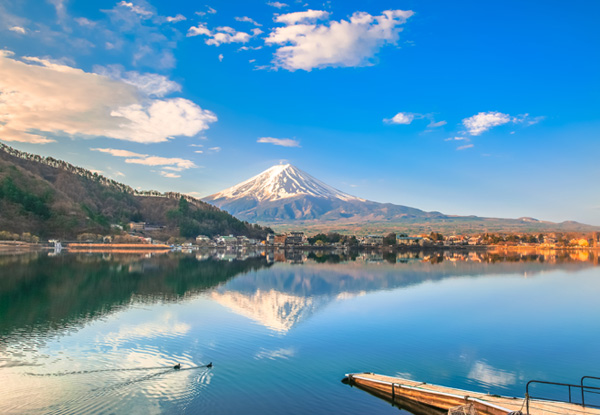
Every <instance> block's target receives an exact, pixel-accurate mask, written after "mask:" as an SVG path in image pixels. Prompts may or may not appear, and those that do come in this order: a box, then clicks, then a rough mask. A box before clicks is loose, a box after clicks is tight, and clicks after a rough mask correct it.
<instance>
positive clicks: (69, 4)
mask: <svg viewBox="0 0 600 415" xmlns="http://www.w3.org/2000/svg"><path fill="white" fill-rule="evenodd" d="M599 14H600V3H599V2H597V1H579V2H572V3H569V4H565V3H564V2H559V1H526V2H523V1H505V2H502V3H489V2H482V1H454V2H448V1H424V0H422V1H370V2H355V1H328V2H325V3H323V2H311V1H307V2H304V1H300V2H297V1H295V0H294V1H286V2H276V1H249V0H246V1H228V2H223V1H220V2H219V1H212V2H205V3H204V2H194V3H192V2H181V1H173V0H172V1H135V0H131V1H94V2H89V1H80V0H70V1H67V0H48V1H46V2H44V1H8V2H7V1H4V0H0V40H1V42H0V43H1V44H0V49H2V50H3V51H2V52H1V54H0V140H1V141H2V142H4V143H6V144H8V145H11V146H14V147H16V148H18V149H21V150H24V151H29V152H33V153H37V154H41V155H48V156H53V157H56V158H60V159H63V160H66V161H68V162H71V163H73V164H76V165H80V166H83V167H86V168H89V169H92V170H97V171H100V172H102V174H104V175H106V176H108V177H111V178H114V179H116V180H119V181H122V182H124V183H127V184H129V185H131V186H133V187H139V188H142V189H156V190H161V191H169V190H173V191H180V192H185V193H190V194H192V195H194V196H206V195H209V194H211V193H215V192H217V191H219V190H222V189H224V188H226V187H229V186H232V185H234V184H236V183H238V182H240V181H242V180H245V179H247V178H249V177H250V176H253V175H255V174H258V173H260V172H261V171H263V170H265V169H267V168H269V167H271V166H272V165H274V164H277V163H280V162H282V161H285V162H290V163H292V164H294V165H296V166H297V167H299V168H301V169H302V170H305V171H307V172H308V173H310V174H312V175H313V176H315V177H317V178H318V179H320V180H322V181H324V182H326V183H328V184H330V185H332V186H334V187H337V188H338V189H340V190H343V191H345V192H347V193H350V194H353V195H356V196H360V197H363V198H367V199H371V200H375V201H380V202H392V203H396V204H403V205H407V206H412V207H417V208H420V209H424V210H438V211H442V212H444V213H448V214H461V215H467V214H475V215H480V216H496V217H521V216H532V217H536V218H539V219H544V220H552V221H563V220H578V221H581V222H585V223H590V224H595V225H600V192H598V190H599V186H598V178H599V177H600V162H599V161H598V155H599V154H600V117H599V115H600V98H599V97H600V54H599V53H598V50H600V28H599V27H598V24H597V16H598V15H599Z"/></svg>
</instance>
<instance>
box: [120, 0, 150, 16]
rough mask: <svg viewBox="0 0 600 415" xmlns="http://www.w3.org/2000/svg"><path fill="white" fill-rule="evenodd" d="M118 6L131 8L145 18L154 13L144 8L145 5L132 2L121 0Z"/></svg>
mask: <svg viewBox="0 0 600 415" xmlns="http://www.w3.org/2000/svg"><path fill="white" fill-rule="evenodd" d="M117 6H121V7H126V8H128V9H129V10H131V11H132V12H134V13H135V14H137V15H139V16H141V17H143V18H145V19H149V18H150V17H152V16H153V14H154V13H152V12H151V11H149V10H146V9H144V8H143V7H140V6H136V5H135V4H133V3H132V2H126V1H121V2H120V3H118V4H117Z"/></svg>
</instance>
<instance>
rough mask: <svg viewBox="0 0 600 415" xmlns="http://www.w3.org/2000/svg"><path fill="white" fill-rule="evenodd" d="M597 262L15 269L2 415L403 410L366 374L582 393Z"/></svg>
mask: <svg viewBox="0 0 600 415" xmlns="http://www.w3.org/2000/svg"><path fill="white" fill-rule="evenodd" d="M597 265H598V260H597V258H595V256H594V254H588V253H583V252H582V253H573V254H556V253H548V254H547V255H523V256H521V255H511V256H508V257H504V256H501V255H496V254H488V253H461V254H448V253H446V254H423V253H420V254H406V255H391V254H387V255H385V256H381V255H378V254H364V255H359V256H357V257H351V258H348V257H344V256H339V255H323V254H318V255H315V254H310V255H308V257H307V254H306V253H296V254H294V255H289V254H288V256H287V257H286V256H285V254H284V253H282V252H279V253H271V254H269V255H266V256H263V255H260V253H257V254H256V255H250V257H244V256H239V255H238V256H236V255H233V254H230V255H220V256H219V255H216V256H215V255H211V254H210V253H199V254H169V255H159V256H140V255H137V256H136V255H109V254H85V255H84V254H81V255H76V254H61V255H58V256H48V255H47V254H36V255H25V256H1V257H0V413H2V414H82V413H85V414H144V415H150V414H178V413H191V414H194V413H206V414H241V413H243V414H303V415H304V414H309V413H310V414H331V413H344V414H359V413H369V414H397V413H398V411H399V410H398V409H397V408H394V407H392V406H391V405H390V404H388V403H386V402H384V401H381V400H379V399H377V398H375V397H373V396H371V395H369V394H367V393H365V392H363V391H361V390H359V389H356V388H351V387H349V386H347V385H343V384H342V383H341V382H340V380H341V379H342V378H343V377H344V374H345V373H349V372H362V371H370V372H375V373H381V374H387V375H397V376H402V377H407V378H412V379H415V380H421V381H426V382H430V383H437V384H442V385H446V386H452V387H458V388H463V389H468V390H476V391H483V392H490V393H495V394H506V395H512V396H523V395H524V391H525V383H526V382H527V381H528V380H530V379H542V380H553V381H559V382H567V383H578V382H579V378H580V377H581V376H583V375H594V376H600V359H599V356H600V355H599V353H600V267H598V266H597ZM178 362H179V363H181V365H182V369H181V370H178V371H177V370H173V369H171V368H170V367H171V366H172V365H174V364H176V363H178ZM209 362H213V364H214V367H213V368H211V369H207V368H205V367H199V366H203V365H206V364H207V363H209ZM544 393H545V394H550V395H551V396H554V397H560V394H561V391H555V390H550V391H545V392H544ZM586 399H587V398H586Z"/></svg>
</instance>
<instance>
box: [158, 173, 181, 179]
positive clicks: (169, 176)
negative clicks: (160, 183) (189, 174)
mask: <svg viewBox="0 0 600 415" xmlns="http://www.w3.org/2000/svg"><path fill="white" fill-rule="evenodd" d="M160 175H161V176H164V177H167V178H169V179H177V178H179V177H181V174H177V173H171V172H168V171H161V172H160Z"/></svg>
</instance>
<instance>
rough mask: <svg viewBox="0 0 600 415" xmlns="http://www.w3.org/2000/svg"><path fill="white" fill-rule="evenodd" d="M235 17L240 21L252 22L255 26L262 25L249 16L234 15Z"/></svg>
mask: <svg viewBox="0 0 600 415" xmlns="http://www.w3.org/2000/svg"><path fill="white" fill-rule="evenodd" d="M234 19H235V20H237V21H238V22H247V23H252V24H253V25H254V26H262V25H261V24H260V23H258V22H257V21H256V20H254V19H252V18H251V17H248V16H241V17H234Z"/></svg>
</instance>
